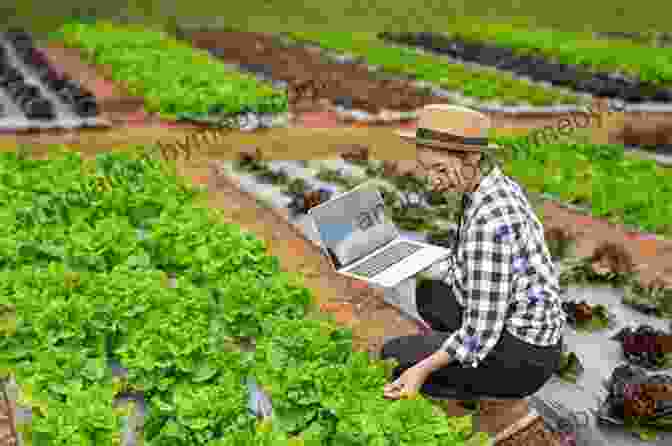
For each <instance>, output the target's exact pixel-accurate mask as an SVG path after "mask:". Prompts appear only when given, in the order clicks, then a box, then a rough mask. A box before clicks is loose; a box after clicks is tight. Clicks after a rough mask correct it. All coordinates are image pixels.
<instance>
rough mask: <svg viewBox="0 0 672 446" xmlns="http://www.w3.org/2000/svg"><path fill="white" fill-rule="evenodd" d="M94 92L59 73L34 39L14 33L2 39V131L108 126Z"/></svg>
mask: <svg viewBox="0 0 672 446" xmlns="http://www.w3.org/2000/svg"><path fill="white" fill-rule="evenodd" d="M98 115H99V113H98V104H97V102H96V99H95V97H94V96H93V94H91V92H89V91H87V90H86V89H84V88H82V86H81V85H79V84H78V83H77V82H74V81H72V80H71V79H68V78H64V77H63V76H61V75H59V73H57V72H56V71H55V70H54V68H53V66H52V65H51V64H50V63H49V61H48V60H46V59H45V56H44V54H43V53H42V52H41V51H40V50H39V49H37V48H36V47H35V45H34V42H33V40H32V37H31V36H30V34H29V33H27V32H25V31H23V30H14V31H11V32H7V33H5V34H3V35H2V36H1V38H0V130H5V131H6V130H28V129H40V128H76V127H96V126H101V125H108V123H107V122H106V121H104V120H102V119H100V118H99V116H98Z"/></svg>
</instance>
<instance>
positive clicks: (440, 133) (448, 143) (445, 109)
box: [397, 104, 498, 152]
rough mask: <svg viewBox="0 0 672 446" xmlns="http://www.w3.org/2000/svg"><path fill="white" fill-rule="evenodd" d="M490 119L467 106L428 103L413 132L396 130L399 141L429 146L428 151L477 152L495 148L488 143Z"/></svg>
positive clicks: (421, 112)
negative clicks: (401, 139) (429, 149)
mask: <svg viewBox="0 0 672 446" xmlns="http://www.w3.org/2000/svg"><path fill="white" fill-rule="evenodd" d="M489 130H490V118H488V117H487V116H486V115H484V114H483V113H479V112H477V111H475V110H472V109H470V108H467V107H460V106H457V105H448V104H430V105H427V106H425V107H424V108H423V109H422V110H421V111H420V112H419V119H418V128H417V130H416V131H415V132H409V131H398V132H397V134H398V135H399V136H400V137H402V138H403V139H405V140H407V141H409V142H413V143H415V144H420V145H423V146H429V147H431V148H432V149H435V150H436V149H438V150H441V149H443V150H446V151H458V152H480V151H482V150H483V149H496V148H498V147H497V145H495V144H492V143H488V131H489Z"/></svg>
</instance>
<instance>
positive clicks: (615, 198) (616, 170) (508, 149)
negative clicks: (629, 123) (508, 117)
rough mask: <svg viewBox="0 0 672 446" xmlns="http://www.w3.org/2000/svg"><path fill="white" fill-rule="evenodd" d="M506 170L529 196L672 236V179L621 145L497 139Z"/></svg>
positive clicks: (508, 138)
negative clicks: (540, 195)
mask: <svg viewBox="0 0 672 446" xmlns="http://www.w3.org/2000/svg"><path fill="white" fill-rule="evenodd" d="M497 142H498V144H499V145H500V146H501V147H502V148H503V150H502V151H501V155H500V156H501V160H502V162H503V168H504V172H505V173H506V174H507V175H509V176H511V177H512V178H515V179H516V180H518V181H519V182H521V184H523V185H524V186H526V188H527V189H528V190H529V191H530V192H534V193H546V194H550V195H553V196H556V197H559V198H560V199H561V200H562V201H564V202H566V203H570V204H574V205H579V206H583V207H587V208H588V209H590V210H591V213H592V214H593V215H594V216H596V217H607V218H610V219H612V220H614V221H615V222H618V223H624V224H626V225H632V226H635V227H637V228H640V229H643V230H645V231H650V232H658V233H670V230H672V227H671V226H670V222H671V221H672V204H671V203H672V201H671V200H672V175H671V174H670V172H669V171H668V170H667V169H664V168H661V167H659V166H658V165H657V164H656V162H655V161H653V160H644V159H639V158H635V157H631V156H627V155H626V153H625V148H624V147H623V146H619V145H593V144H582V143H572V144H564V143H554V144H546V145H543V146H540V145H537V144H535V142H534V141H531V140H530V138H526V137H503V138H499V139H498V141H497Z"/></svg>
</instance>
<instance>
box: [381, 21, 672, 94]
mask: <svg viewBox="0 0 672 446" xmlns="http://www.w3.org/2000/svg"><path fill="white" fill-rule="evenodd" d="M379 37H380V38H382V39H385V40H388V41H390V42H396V43H400V44H402V45H409V46H415V47H419V48H422V49H425V50H431V51H434V52H437V53H439V54H444V55H448V56H450V57H452V58H455V59H457V60H459V61H465V62H472V63H478V64H480V65H484V66H492V67H495V68H497V69H498V70H504V71H512V72H514V73H516V74H518V75H523V76H529V77H530V78H531V79H533V80H535V81H545V82H550V83H551V84H553V85H556V86H563V87H570V88H572V89H573V90H576V91H585V92H587V93H590V94H592V95H595V96H603V97H609V98H618V99H621V100H624V101H627V102H670V101H672V89H670V88H661V87H660V86H659V85H658V83H654V82H650V81H640V80H639V79H636V80H630V79H627V78H625V77H623V75H622V74H620V75H617V74H615V73H609V72H599V73H594V72H592V71H590V69H589V66H586V65H585V64H581V62H585V61H584V60H582V59H579V60H577V58H576V57H574V58H572V57H571V56H568V55H566V54H563V55H562V56H561V57H560V60H563V61H565V60H570V61H572V62H571V63H562V62H550V61H549V60H548V58H547V57H544V55H538V54H535V52H531V54H528V53H526V52H525V51H521V50H519V51H518V52H516V51H515V50H513V49H510V48H511V46H496V45H493V44H491V43H484V42H472V41H468V40H464V39H468V38H469V37H463V36H461V35H460V36H459V37H458V36H457V35H452V36H446V35H441V34H432V33H400V34H393V33H382V34H381V35H380V36H379ZM554 37H557V36H554ZM498 40H499V39H497V40H495V42H497V41H498ZM513 48H516V49H518V47H513ZM525 49H526V50H528V52H529V51H530V50H529V49H527V48H525ZM545 49H548V48H545ZM618 54H621V53H620V52H619V53H618ZM669 60H670V62H669V63H670V64H672V59H669ZM577 62H578V63H577ZM667 84H669V81H668V83H667Z"/></svg>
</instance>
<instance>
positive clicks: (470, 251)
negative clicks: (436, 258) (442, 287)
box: [442, 223, 515, 367]
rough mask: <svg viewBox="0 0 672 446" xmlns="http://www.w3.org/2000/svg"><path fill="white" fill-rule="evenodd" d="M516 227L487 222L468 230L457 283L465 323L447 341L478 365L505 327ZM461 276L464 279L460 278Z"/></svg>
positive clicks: (457, 355)
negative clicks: (460, 292)
mask: <svg viewBox="0 0 672 446" xmlns="http://www.w3.org/2000/svg"><path fill="white" fill-rule="evenodd" d="M512 237H513V229H512V228H511V227H510V226H508V225H506V224H490V223H488V224H486V225H483V226H480V227H475V228H473V229H471V230H470V231H468V232H467V234H465V238H464V240H463V241H462V243H461V244H462V246H461V248H462V255H461V256H460V259H459V262H458V263H459V265H458V268H459V269H460V270H461V277H459V276H458V278H456V279H457V280H456V282H461V283H455V285H456V286H459V288H460V289H461V291H462V295H463V302H462V303H463V306H464V313H463V318H462V327H461V328H460V329H459V330H457V331H456V332H454V333H453V334H452V335H451V336H450V337H449V338H448V339H447V340H446V341H445V342H444V344H443V346H442V348H443V350H444V351H446V352H447V353H449V354H450V355H451V357H452V358H454V359H455V360H457V361H459V362H461V363H462V364H471V365H472V366H474V367H475V366H477V365H478V363H479V362H480V361H482V360H483V359H484V358H485V357H486V356H487V354H488V352H490V350H492V349H493V347H494V346H495V345H496V344H497V341H498V340H499V337H500V335H501V333H502V330H503V329H504V321H505V318H506V315H507V310H508V298H509V293H510V291H511V288H512V280H513V271H512V264H513V257H514V248H513V246H514V245H515V244H514V243H512V241H511V238H512ZM460 279H461V280H460Z"/></svg>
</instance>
